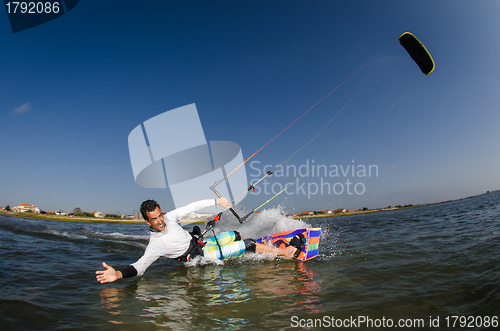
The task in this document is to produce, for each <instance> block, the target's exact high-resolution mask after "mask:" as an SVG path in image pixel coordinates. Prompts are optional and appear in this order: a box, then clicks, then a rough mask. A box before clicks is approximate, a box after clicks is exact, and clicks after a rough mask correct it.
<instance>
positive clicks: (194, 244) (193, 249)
mask: <svg viewBox="0 0 500 331" xmlns="http://www.w3.org/2000/svg"><path fill="white" fill-rule="evenodd" d="M221 215H222V212H220V213H219V214H218V215H217V216H215V217H214V219H213V220H211V221H210V222H208V223H207V226H206V230H205V231H204V232H203V233H201V230H200V228H199V226H197V225H195V226H194V227H193V231H191V232H189V234H190V235H191V241H190V243H189V248H188V250H187V251H186V252H185V253H184V254H182V255H181V256H179V257H178V258H177V260H179V261H182V262H188V261H190V260H191V259H193V258H195V257H196V256H199V255H201V256H203V247H204V246H205V241H204V240H203V236H204V235H205V234H206V233H207V232H208V231H210V230H212V233H213V234H214V238H215V242H216V243H217V246H218V247H219V252H220V256H221V260H222V259H223V258H224V256H223V255H222V247H221V246H220V244H219V240H217V236H216V235H215V230H214V227H215V222H217V221H218V220H220V217H221Z"/></svg>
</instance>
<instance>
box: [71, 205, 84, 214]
mask: <svg viewBox="0 0 500 331" xmlns="http://www.w3.org/2000/svg"><path fill="white" fill-rule="evenodd" d="M73 214H75V215H78V214H83V211H82V209H81V208H80V207H76V208H75V209H73Z"/></svg>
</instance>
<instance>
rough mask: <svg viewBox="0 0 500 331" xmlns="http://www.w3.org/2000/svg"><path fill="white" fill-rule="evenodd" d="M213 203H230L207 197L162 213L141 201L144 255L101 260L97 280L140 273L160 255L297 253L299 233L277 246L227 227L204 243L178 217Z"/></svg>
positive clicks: (207, 256)
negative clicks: (146, 233) (127, 261)
mask: <svg viewBox="0 0 500 331" xmlns="http://www.w3.org/2000/svg"><path fill="white" fill-rule="evenodd" d="M214 205H219V206H221V207H223V208H229V207H231V204H230V203H229V202H228V201H227V199H226V198H219V199H207V200H200V201H197V202H193V203H190V204H189V205H187V206H184V207H180V208H177V209H175V210H172V211H170V212H168V213H166V214H163V213H162V211H161V209H160V205H159V204H158V203H157V202H156V201H154V200H146V201H144V202H143V203H142V205H141V214H142V216H143V217H144V220H145V222H146V224H147V225H149V227H150V238H149V243H148V246H147V247H146V251H145V252H144V255H143V256H142V257H141V258H140V259H139V260H138V261H137V262H135V263H133V264H131V265H129V266H128V267H125V268H123V269H120V270H115V269H114V268H113V267H111V266H108V265H107V264H106V263H104V262H103V263H102V265H103V267H104V268H105V270H98V271H96V278H97V281H98V282H100V283H110V282H114V281H116V280H118V279H120V278H127V277H133V276H142V275H143V274H144V272H145V271H146V269H147V268H148V267H149V266H150V265H151V264H152V263H153V262H155V261H156V260H157V259H158V258H159V257H162V256H164V257H167V258H171V259H176V260H179V261H189V260H190V259H192V258H194V257H196V256H199V255H201V256H203V257H204V258H205V259H208V260H213V259H223V258H227V257H232V256H238V255H240V254H242V253H243V252H245V251H247V252H248V251H249V252H256V253H259V254H270V255H274V256H282V257H285V258H293V257H295V256H297V255H298V253H300V251H301V249H302V242H303V240H302V239H303V238H300V237H298V238H294V239H292V241H291V242H290V246H287V247H285V248H276V247H271V246H267V245H264V244H260V243H257V242H255V241H254V240H253V239H242V238H241V236H240V234H239V233H238V232H237V231H227V232H223V233H221V234H219V235H217V236H216V237H210V238H208V239H207V241H206V243H203V242H202V241H201V240H200V239H201V238H199V237H197V236H196V235H195V234H193V233H189V232H188V231H186V230H184V229H183V228H182V227H181V226H180V224H179V221H180V219H181V218H182V217H184V216H186V215H187V214H189V213H191V212H194V211H196V210H199V209H202V208H206V207H212V206H214ZM221 255H223V256H221Z"/></svg>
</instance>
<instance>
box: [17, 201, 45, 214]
mask: <svg viewBox="0 0 500 331" xmlns="http://www.w3.org/2000/svg"><path fill="white" fill-rule="evenodd" d="M13 210H14V211H15V212H18V213H26V212H31V213H37V214H39V213H40V208H38V207H37V206H34V205H30V204H29V203H22V204H20V205H19V206H16V207H14V208H13Z"/></svg>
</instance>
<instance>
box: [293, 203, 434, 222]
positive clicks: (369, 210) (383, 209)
mask: <svg viewBox="0 0 500 331" xmlns="http://www.w3.org/2000/svg"><path fill="white" fill-rule="evenodd" d="M426 205H428V203H423V204H420V205H411V206H402V207H392V208H377V209H368V210H358V211H352V212H347V213H331V214H323V213H317V214H313V215H292V218H293V219H296V220H297V219H307V218H324V217H339V216H348V215H360V214H370V213H378V212H381V211H391V210H399V209H407V208H415V207H420V206H426Z"/></svg>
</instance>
